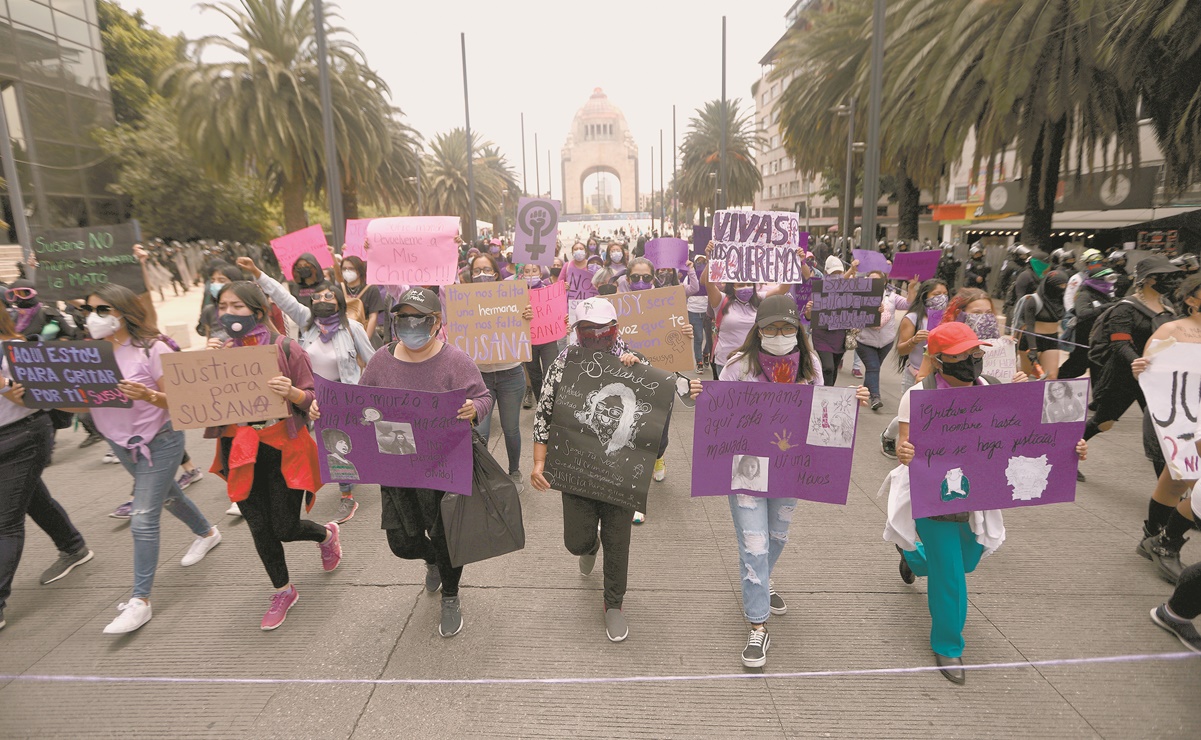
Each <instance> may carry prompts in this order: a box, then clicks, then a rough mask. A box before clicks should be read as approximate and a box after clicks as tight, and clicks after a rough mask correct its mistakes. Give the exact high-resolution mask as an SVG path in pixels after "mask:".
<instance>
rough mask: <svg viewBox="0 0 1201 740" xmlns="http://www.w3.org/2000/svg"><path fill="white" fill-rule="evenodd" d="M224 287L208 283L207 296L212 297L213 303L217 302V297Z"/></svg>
mask: <svg viewBox="0 0 1201 740" xmlns="http://www.w3.org/2000/svg"><path fill="white" fill-rule="evenodd" d="M224 287H225V286H224V285H222V284H221V283H209V295H211V296H212V297H213V300H214V301H215V300H217V296H219V295H221V289H222V288H224Z"/></svg>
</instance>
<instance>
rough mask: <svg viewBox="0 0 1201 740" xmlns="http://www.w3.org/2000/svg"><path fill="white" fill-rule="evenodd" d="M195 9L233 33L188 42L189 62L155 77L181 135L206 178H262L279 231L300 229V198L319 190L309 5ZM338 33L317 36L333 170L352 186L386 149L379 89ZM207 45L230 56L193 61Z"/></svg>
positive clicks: (246, 3) (246, 1)
mask: <svg viewBox="0 0 1201 740" xmlns="http://www.w3.org/2000/svg"><path fill="white" fill-rule="evenodd" d="M200 7H201V8H202V9H204V10H213V11H216V12H218V13H220V14H221V15H223V16H225V17H226V18H227V19H229V21H230V22H231V23H232V24H233V25H234V33H233V34H232V36H231V37H230V38H224V37H218V36H208V37H205V38H203V39H200V40H199V41H197V42H195V43H194V44H193V45H192V56H191V58H190V59H189V60H187V61H185V62H181V63H180V64H177V65H175V66H174V67H172V69H171V70H169V71H168V72H167V73H166V75H165V76H164V78H163V84H164V85H165V86H167V87H169V88H170V89H172V90H173V91H174V93H175V107H176V110H177V111H178V115H179V121H180V133H181V136H182V137H183V138H184V139H185V141H187V142H188V143H189V144H191V145H192V147H193V148H194V149H195V151H196V152H197V154H198V156H199V159H200V160H201V161H203V162H205V163H206V164H207V165H208V166H209V167H210V168H211V169H212V170H213V171H214V172H215V173H216V174H219V175H227V174H230V173H239V174H242V173H250V174H253V175H254V176H256V177H257V178H259V179H261V180H263V181H265V182H266V183H267V185H268V188H269V191H270V193H271V194H272V195H273V196H279V197H281V198H282V201H283V211H284V222H285V226H286V228H287V229H288V230H289V231H294V230H296V229H299V228H303V227H304V226H305V225H306V223H307V218H306V216H305V212H304V204H305V200H306V198H307V197H310V196H316V195H318V194H319V193H320V192H321V190H322V187H323V184H324V177H323V172H324V159H325V152H324V145H323V138H322V128H321V104H320V96H319V94H318V89H317V80H318V72H317V66H318V60H317V48H316V39H315V34H314V24H313V12H312V8H311V6H310V3H309V0H301V1H300V3H299V5H296V3H295V0H236V2H235V1H234V0H227V1H225V2H221V3H217V4H212V3H205V4H202V5H201V6H200ZM327 7H328V6H327ZM326 17H327V20H329V19H333V18H336V17H337V16H336V15H335V14H327V16H326ZM346 34H347V32H346V31H345V30H344V29H341V28H337V27H332V26H331V27H330V28H329V29H328V31H327V35H328V52H329V60H330V83H331V92H332V96H333V112H334V130H335V141H336V145H337V152H338V158H339V166H340V168H341V171H342V172H343V173H345V177H346V178H347V179H348V180H350V181H352V182H361V183H364V182H365V183H374V180H375V178H376V177H377V175H378V173H379V162H380V161H381V160H382V159H384V158H386V157H387V156H388V155H389V154H390V151H391V146H392V138H391V135H390V132H389V128H388V119H389V114H390V111H391V109H390V108H389V106H388V105H387V102H386V99H385V96H386V95H387V94H388V88H387V85H385V84H384V82H383V80H381V79H380V78H379V77H378V76H377V75H376V74H375V73H374V72H373V71H371V69H369V68H368V67H367V65H366V62H365V60H364V58H363V53H362V51H360V50H359V49H358V47H357V46H355V45H354V44H353V43H351V42H350V41H347V40H346V39H345V38H343V36H344V35H346ZM210 47H217V48H220V49H222V50H224V51H225V52H229V53H232V54H233V55H234V56H235V57H236V59H235V60H234V61H229V62H221V63H206V62H203V61H201V55H202V54H203V52H204V51H205V50H206V49H208V48H210Z"/></svg>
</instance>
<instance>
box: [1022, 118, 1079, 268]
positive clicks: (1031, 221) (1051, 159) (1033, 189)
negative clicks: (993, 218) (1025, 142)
mask: <svg viewBox="0 0 1201 740" xmlns="http://www.w3.org/2000/svg"><path fill="white" fill-rule="evenodd" d="M1067 125H1068V121H1067V118H1061V119H1059V120H1058V121H1056V122H1055V123H1051V124H1046V123H1044V124H1043V126H1042V129H1041V130H1040V131H1039V136H1038V141H1037V142H1036V143H1035V145H1034V151H1033V152H1032V153H1031V155H1030V162H1029V163H1028V164H1027V166H1026V172H1027V173H1029V174H1028V179H1029V181H1030V186H1029V188H1028V189H1027V190H1026V209H1025V214H1024V219H1023V221H1022V243H1023V244H1025V245H1026V246H1027V247H1029V248H1030V249H1033V250H1035V251H1041V252H1050V246H1051V222H1052V218H1053V216H1054V215H1055V196H1056V194H1057V192H1058V190H1059V164H1060V162H1061V161H1062V159H1063V144H1064V134H1065V132H1066V131H1067Z"/></svg>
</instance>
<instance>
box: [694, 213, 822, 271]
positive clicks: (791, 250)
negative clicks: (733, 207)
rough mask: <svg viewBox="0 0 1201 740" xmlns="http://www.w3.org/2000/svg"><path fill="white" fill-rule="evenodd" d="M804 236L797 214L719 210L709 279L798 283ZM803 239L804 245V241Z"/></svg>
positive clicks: (715, 219)
mask: <svg viewBox="0 0 1201 740" xmlns="http://www.w3.org/2000/svg"><path fill="white" fill-rule="evenodd" d="M808 237H809V235H808V234H805V235H804V239H803V240H802V238H801V230H800V225H799V223H798V222H797V216H796V214H795V213H777V212H775V211H718V212H717V214H716V215H715V216H714V219H713V256H712V258H711V259H710V260H709V279H710V280H711V281H713V282H717V283H799V282H802V281H803V280H804V278H803V276H802V275H801V257H800V255H799V254H798V253H797V248H798V247H801V246H805V245H807V244H808V241H809V238H808ZM802 241H804V244H802Z"/></svg>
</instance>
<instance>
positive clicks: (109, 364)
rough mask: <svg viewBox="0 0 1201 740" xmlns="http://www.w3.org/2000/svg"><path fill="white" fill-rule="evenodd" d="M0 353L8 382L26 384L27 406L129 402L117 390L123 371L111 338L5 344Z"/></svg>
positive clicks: (104, 405) (118, 404)
mask: <svg viewBox="0 0 1201 740" xmlns="http://www.w3.org/2000/svg"><path fill="white" fill-rule="evenodd" d="M4 356H5V359H7V360H8V372H9V374H10V375H12V379H13V381H14V382H17V383H20V384H21V385H23V386H25V398H24V399H23V401H22V402H23V403H24V404H25V406H26V408H31V409H52V408H56V407H59V406H88V407H91V408H117V409H127V408H129V407H130V406H132V405H133V402H132V401H130V400H129V399H128V398H126V397H125V394H124V393H122V392H121V391H119V390H117V383H119V382H121V380H122V375H121V368H119V367H117V358H115V357H114V356H113V345H112V342H36V343H35V342H5V343H4Z"/></svg>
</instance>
